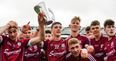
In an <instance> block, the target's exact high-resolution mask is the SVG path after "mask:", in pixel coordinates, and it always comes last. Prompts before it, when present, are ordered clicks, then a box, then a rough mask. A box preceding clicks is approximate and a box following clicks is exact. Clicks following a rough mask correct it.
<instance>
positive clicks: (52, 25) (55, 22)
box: [51, 22, 62, 28]
mask: <svg viewBox="0 0 116 61" xmlns="http://www.w3.org/2000/svg"><path fill="white" fill-rule="evenodd" d="M56 24H60V25H62V24H61V23H60V22H54V23H53V24H52V25H51V28H53V26H54V25H56Z"/></svg>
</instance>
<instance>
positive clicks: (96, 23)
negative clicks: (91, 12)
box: [90, 20, 100, 26]
mask: <svg viewBox="0 0 116 61" xmlns="http://www.w3.org/2000/svg"><path fill="white" fill-rule="evenodd" d="M95 25H100V22H99V21H98V20H94V21H92V22H91V25H90V26H95Z"/></svg>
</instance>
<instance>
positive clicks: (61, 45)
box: [44, 39, 68, 61]
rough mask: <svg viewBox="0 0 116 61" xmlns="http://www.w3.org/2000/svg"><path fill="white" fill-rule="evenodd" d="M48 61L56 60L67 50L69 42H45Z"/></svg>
mask: <svg viewBox="0 0 116 61" xmlns="http://www.w3.org/2000/svg"><path fill="white" fill-rule="evenodd" d="M44 45H45V46H44V47H45V51H46V54H47V58H48V61H56V60H58V59H59V58H60V57H62V56H63V54H65V53H66V52H67V49H68V48H67V43H66V41H64V40H62V39H61V40H59V41H53V40H47V41H46V42H45V44H44Z"/></svg>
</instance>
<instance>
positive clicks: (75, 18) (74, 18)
mask: <svg viewBox="0 0 116 61" xmlns="http://www.w3.org/2000/svg"><path fill="white" fill-rule="evenodd" d="M77 20H78V21H79V22H80V21H81V19H80V17H77V16H74V17H73V18H72V20H71V22H72V21H77Z"/></svg>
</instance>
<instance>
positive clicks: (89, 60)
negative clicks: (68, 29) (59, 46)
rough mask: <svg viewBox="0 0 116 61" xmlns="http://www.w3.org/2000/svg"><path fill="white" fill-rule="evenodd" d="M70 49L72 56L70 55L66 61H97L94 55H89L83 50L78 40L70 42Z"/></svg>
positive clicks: (70, 40) (74, 39) (72, 39)
mask: <svg viewBox="0 0 116 61" xmlns="http://www.w3.org/2000/svg"><path fill="white" fill-rule="evenodd" d="M68 47H69V51H70V54H68V55H67V56H66V58H65V60H64V61H96V59H95V58H94V57H92V55H90V54H88V52H87V50H86V49H82V46H81V44H80V41H79V40H78V39H77V38H71V39H69V40H68Z"/></svg>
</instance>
